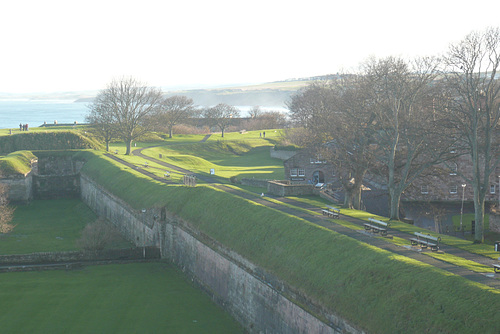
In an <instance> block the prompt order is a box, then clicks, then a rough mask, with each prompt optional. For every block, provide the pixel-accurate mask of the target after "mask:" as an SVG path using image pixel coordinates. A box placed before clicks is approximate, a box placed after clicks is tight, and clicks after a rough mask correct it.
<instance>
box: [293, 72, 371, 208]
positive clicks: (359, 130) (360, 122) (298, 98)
mask: <svg viewBox="0 0 500 334" xmlns="http://www.w3.org/2000/svg"><path fill="white" fill-rule="evenodd" d="M365 100H366V98H365V97H364V96H363V87H362V85H361V84H360V81H359V80H356V77H355V76H345V77H343V78H341V79H339V80H336V81H333V82H329V83H315V84H312V85H310V86H308V87H307V88H305V89H303V90H301V91H300V92H299V93H298V94H296V95H295V96H293V97H292V100H291V102H290V103H289V105H288V107H289V109H290V111H291V114H292V118H293V119H294V120H295V122H296V123H298V124H299V125H301V126H303V127H304V128H305V129H306V131H307V134H305V135H304V137H305V138H307V140H306V141H304V140H303V139H301V141H302V142H303V144H305V145H306V146H308V147H309V149H310V150H311V151H314V152H316V153H317V154H319V155H321V157H322V159H325V160H327V161H328V162H330V163H331V164H332V165H333V166H334V168H335V173H336V175H337V176H338V178H339V180H340V182H341V184H342V187H343V189H344V194H345V197H344V206H346V207H354V208H357V209H359V208H360V207H361V187H362V182H363V178H364V175H365V173H366V172H367V170H368V168H369V166H370V161H371V159H373V158H372V157H371V155H370V154H369V152H370V136H371V133H372V132H371V131H368V129H367V127H369V126H371V121H370V118H373V117H372V116H370V115H371V111H370V109H369V108H368V107H367V105H366V103H365Z"/></svg>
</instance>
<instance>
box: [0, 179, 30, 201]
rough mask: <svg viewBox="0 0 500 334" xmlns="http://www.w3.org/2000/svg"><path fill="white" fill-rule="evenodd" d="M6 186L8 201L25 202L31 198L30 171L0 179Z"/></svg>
mask: <svg viewBox="0 0 500 334" xmlns="http://www.w3.org/2000/svg"><path fill="white" fill-rule="evenodd" d="M0 183H2V184H4V185H6V186H7V191H8V197H9V201H11V202H12V203H13V204H26V203H28V202H29V201H31V199H32V198H33V176H32V173H28V174H27V175H20V176H15V177H9V178H2V179H0Z"/></svg>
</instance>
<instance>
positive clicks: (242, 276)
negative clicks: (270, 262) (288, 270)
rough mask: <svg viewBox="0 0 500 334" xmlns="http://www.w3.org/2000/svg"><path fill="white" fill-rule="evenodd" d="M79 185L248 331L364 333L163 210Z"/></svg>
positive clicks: (100, 210) (96, 206) (85, 182)
mask: <svg viewBox="0 0 500 334" xmlns="http://www.w3.org/2000/svg"><path fill="white" fill-rule="evenodd" d="M80 184H81V191H82V195H81V197H82V200H83V201H84V202H85V203H87V205H89V206H90V207H91V208H92V209H93V210H94V211H95V212H96V213H97V214H99V215H102V216H105V217H106V218H107V219H109V220H110V221H111V222H113V224H115V226H117V227H118V229H119V230H120V231H122V233H123V234H124V235H125V236H127V237H128V238H129V240H133V241H134V242H135V243H136V245H139V246H141V245H142V244H143V243H144V244H145V245H146V246H157V247H159V248H160V252H161V256H162V258H166V259H168V260H170V261H172V262H173V263H174V264H176V265H177V266H178V267H179V268H181V269H182V270H183V271H184V272H185V273H186V274H187V275H188V276H190V277H191V278H192V279H193V281H195V282H196V283H197V284H198V285H199V286H200V287H201V288H202V289H203V290H205V291H206V292H207V293H208V294H209V295H211V296H212V298H213V300H214V301H215V302H217V303H218V304H219V305H221V306H222V307H223V308H224V309H225V310H227V311H228V312H229V313H230V314H231V315H232V316H233V317H234V318H235V319H236V320H238V321H239V322H240V323H241V324H242V325H243V326H244V327H245V328H246V330H248V331H249V332H250V333H287V334H288V333H291V334H293V333H320V334H323V333H346V332H348V333H362V332H361V331H359V330H357V329H356V328H354V327H352V326H351V325H349V324H348V323H346V322H345V321H343V320H342V319H340V318H338V317H336V316H334V315H331V314H328V313H327V312H325V311H324V310H323V309H322V308H320V307H318V306H316V305H314V304H312V303H310V302H309V301H308V299H307V297H306V296H301V295H300V294H298V293H297V292H296V291H294V290H293V289H292V288H291V287H287V286H286V284H284V283H283V282H282V281H280V280H279V279H277V278H276V277H273V276H272V275H269V274H268V273H266V272H265V271H264V270H262V269H261V268H258V267H256V266H255V265H253V264H252V263H250V262H249V261H247V260H246V259H244V258H243V257H242V256H241V255H239V254H236V253H234V252H232V251H230V250H228V249H226V248H225V247H224V246H223V245H221V244H219V243H218V242H217V241H215V240H213V239H210V238H209V237H207V236H205V235H204V234H203V233H201V232H200V231H198V230H196V229H195V228H192V227H191V226H190V225H189V224H188V223H186V222H181V221H179V220H178V219H176V218H175V217H173V216H171V215H170V214H169V213H168V212H166V210H165V208H163V209H155V210H152V209H144V210H133V209H131V208H129V207H128V205H126V203H124V202H123V201H121V200H120V199H118V198H116V197H115V196H113V195H111V194H109V193H108V192H107V191H106V190H105V189H103V188H102V187H101V186H99V185H98V184H96V183H95V182H93V181H92V180H91V179H90V178H89V177H87V176H85V175H81V181H80ZM290 297H292V298H290ZM294 300H295V301H297V302H298V303H297V302H294ZM299 305H302V306H299ZM313 314H314V315H313ZM320 318H321V319H325V320H324V321H321V320H320Z"/></svg>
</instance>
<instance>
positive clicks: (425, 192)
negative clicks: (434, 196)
mask: <svg viewBox="0 0 500 334" xmlns="http://www.w3.org/2000/svg"><path fill="white" fill-rule="evenodd" d="M420 193H421V194H428V193H429V188H428V186H427V185H423V186H421V187H420Z"/></svg>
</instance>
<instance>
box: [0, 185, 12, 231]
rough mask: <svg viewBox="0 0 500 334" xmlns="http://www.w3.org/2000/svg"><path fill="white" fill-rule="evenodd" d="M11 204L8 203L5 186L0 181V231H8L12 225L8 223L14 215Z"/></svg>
mask: <svg viewBox="0 0 500 334" xmlns="http://www.w3.org/2000/svg"><path fill="white" fill-rule="evenodd" d="M14 210H15V208H13V207H12V206H10V205H9V199H8V197H7V186H6V185H4V184H2V183H0V233H8V232H10V231H11V230H12V229H13V228H14V226H13V225H12V224H10V222H11V221H12V217H13V215H14Z"/></svg>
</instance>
